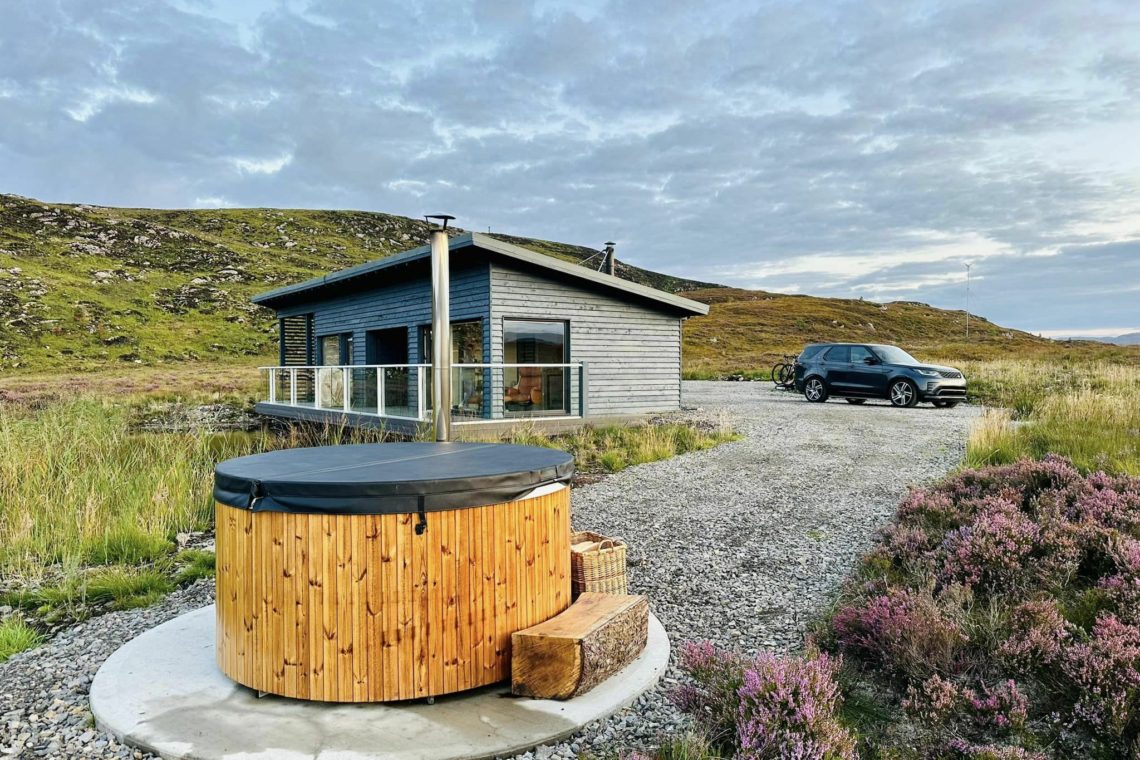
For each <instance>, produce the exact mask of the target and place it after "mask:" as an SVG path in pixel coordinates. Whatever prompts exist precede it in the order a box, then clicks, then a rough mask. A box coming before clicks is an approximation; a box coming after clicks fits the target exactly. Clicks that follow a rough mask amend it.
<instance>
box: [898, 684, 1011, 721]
mask: <svg viewBox="0 0 1140 760" xmlns="http://www.w3.org/2000/svg"><path fill="white" fill-rule="evenodd" d="M901 706H902V708H903V710H905V711H906V712H907V713H908V714H910V715H912V716H914V717H915V718H918V719H919V720H921V721H922V722H924V723H928V724H932V725H940V724H944V723H947V722H949V721H950V720H951V719H952V718H955V717H961V716H962V715H963V714H965V715H968V716H969V717H970V718H971V719H972V720H973V722H974V723H976V724H977V726H978V727H979V728H982V729H992V730H995V731H997V732H999V733H1001V732H1006V731H1019V730H1021V729H1022V728H1023V727H1024V726H1025V721H1026V719H1027V718H1028V716H1029V701H1028V700H1027V699H1026V698H1025V695H1023V694H1022V693H1021V691H1020V690H1019V689H1018V688H1017V683H1016V682H1014V681H1013V680H1006V681H1003V682H1002V683H999V684H998V685H997V686H992V687H990V686H986V685H984V684H983V685H982V687H981V693H980V694H979V692H978V691H976V690H974V689H971V688H969V687H964V686H958V685H957V684H955V683H953V682H952V681H948V680H946V679H944V678H942V677H941V676H931V677H930V678H928V679H926V681H924V682H923V683H922V685H921V686H920V687H915V686H913V685H912V686H910V687H908V688H907V696H906V698H905V699H903V700H902V703H901Z"/></svg>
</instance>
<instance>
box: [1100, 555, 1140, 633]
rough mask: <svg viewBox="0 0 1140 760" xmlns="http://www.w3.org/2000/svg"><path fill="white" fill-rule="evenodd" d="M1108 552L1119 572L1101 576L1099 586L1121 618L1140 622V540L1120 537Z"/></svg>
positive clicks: (1131, 621)
mask: <svg viewBox="0 0 1140 760" xmlns="http://www.w3.org/2000/svg"><path fill="white" fill-rule="evenodd" d="M1109 553H1110V555H1111V556H1112V559H1113V562H1114V564H1115V570H1116V572H1114V573H1113V574H1112V575H1109V576H1106V577H1104V578H1102V579H1101V581H1100V583H1099V584H1098V587H1099V589H1100V590H1101V591H1102V592H1103V594H1104V598H1105V600H1106V601H1107V603H1108V604H1109V605H1111V606H1112V608H1113V609H1114V610H1115V612H1116V616H1117V617H1118V618H1120V619H1121V620H1123V621H1124V622H1126V623H1132V624H1134V625H1140V541H1137V540H1136V539H1134V538H1119V539H1117V540H1116V541H1115V542H1113V543H1112V544H1111V546H1110V549H1109Z"/></svg>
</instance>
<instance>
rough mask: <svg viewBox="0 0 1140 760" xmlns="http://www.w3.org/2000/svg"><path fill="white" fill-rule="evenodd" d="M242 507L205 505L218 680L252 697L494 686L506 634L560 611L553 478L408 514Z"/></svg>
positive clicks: (351, 697)
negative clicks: (499, 497)
mask: <svg viewBox="0 0 1140 760" xmlns="http://www.w3.org/2000/svg"><path fill="white" fill-rule="evenodd" d="M384 445H387V446H392V445H399V444H384ZM515 448H517V447H515ZM218 480H219V481H220V478H219V479H218ZM259 485H260V483H259ZM218 493H219V490H218V489H217V487H216V488H215V494H216V495H217V494H218ZM278 499H279V501H285V500H286V498H285V497H284V496H281V494H280V492H278ZM451 499H452V497H451V496H449V497H448V500H451ZM227 501H229V502H233V501H234V499H232V498H230V499H227ZM251 502H252V503H253V504H254V506H253V508H243V507H241V506H234V505H233V504H232V503H224V502H223V501H220V500H219V501H217V504H216V518H217V631H218V634H217V642H216V646H217V662H218V665H219V667H220V668H221V670H222V672H224V673H225V674H226V675H227V676H229V677H230V678H231V679H233V680H234V681H237V682H238V683H241V684H244V685H246V686H248V687H250V688H252V689H256V690H259V691H263V692H268V693H272V694H279V695H282V696H286V697H294V698H299V699H309V700H321V701H328V702H379V701H394V700H403V699H414V698H423V697H434V696H438V695H441V694H448V693H451V692H456V691H462V690H465V689H471V688H475V687H478V686H484V685H487V684H491V683H496V682H498V681H502V680H503V679H505V678H508V677H509V676H510V672H511V659H510V654H511V652H510V644H511V635H512V634H513V633H514V632H515V631H519V630H522V629H524V628H528V627H530V626H532V625H535V624H537V623H540V622H543V621H545V620H547V619H549V618H551V617H554V616H555V615H557V614H558V613H560V612H562V611H563V610H564V609H566V608H567V607H568V606H569V604H570V551H569V540H570V489H569V488H568V487H567V486H566V485H565V484H564V483H562V482H557V483H547V484H545V485H544V486H542V487H539V488H538V489H537V490H533V489H532V490H531V491H529V492H528V493H527V494H525V495H523V496H522V497H521V498H518V499H513V500H509V501H503V502H500V503H494V504H484V505H482V506H472V507H457V508H451V509H434V510H432V509H429V510H427V511H415V512H409V511H406V510H401V511H393V512H387V513H379V514H361V513H353V514H329V513H327V512H326V513H312V512H305V511H272V510H261V511H259V510H258V509H257V508H256V502H257V499H256V498H255V499H251ZM421 503H422V502H421ZM429 504H430V499H429ZM325 506H327V505H325ZM421 522H422V523H425V524H424V525H422V526H421V527H422V528H423V529H422V531H421V530H417V526H418V525H420V524H421Z"/></svg>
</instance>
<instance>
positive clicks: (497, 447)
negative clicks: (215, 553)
mask: <svg viewBox="0 0 1140 760" xmlns="http://www.w3.org/2000/svg"><path fill="white" fill-rule="evenodd" d="M573 474H574V458H573V457H572V456H570V455H569V454H567V453H566V452H565V451H559V450H558V449H545V448H540V447H537V446H514V445H509V444H501V443H366V444H355V445H350V446H320V447H316V448H308V449H283V450H281V451H271V452H268V453H266V454H254V455H252V456H246V457H238V458H236V459H230V460H227V461H225V462H222V463H220V464H219V465H218V466H217V467H216V468H215V469H214V499H215V500H216V501H219V502H221V503H223V504H228V505H230V506H231V507H238V508H240V509H252V510H254V511H255V512H263V511H264V512H303V513H324V514H391V513H410V512H417V511H428V512H431V511H439V510H444V509H461V508H463V507H479V506H484V505H487V504H498V503H501V502H507V501H514V500H515V499H518V498H521V497H522V496H525V495H526V494H527V493H528V492H530V491H532V490H534V489H535V488H539V487H541V486H544V485H549V484H551V483H564V482H567V481H569V480H570V477H571V476H572V475H573Z"/></svg>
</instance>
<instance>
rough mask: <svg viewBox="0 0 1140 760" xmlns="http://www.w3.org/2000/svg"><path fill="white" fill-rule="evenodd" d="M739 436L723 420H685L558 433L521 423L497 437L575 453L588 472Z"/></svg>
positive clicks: (615, 468)
mask: <svg viewBox="0 0 1140 760" xmlns="http://www.w3.org/2000/svg"><path fill="white" fill-rule="evenodd" d="M738 438H739V436H738V435H737V434H736V433H735V432H734V431H733V430H732V429H731V428H730V427H729V426H728V424H727V422H725V423H720V424H715V425H712V426H710V427H708V428H706V429H702V428H698V427H695V426H693V425H689V424H685V423H663V424H636V425H603V426H600V427H595V426H593V425H586V426H584V427H582V428H579V429H578V430H576V431H573V432H570V433H565V434H562V435H557V436H551V435H547V434H545V433H543V432H541V431H539V430H538V429H536V428H535V427H533V426H529V425H522V426H519V427H516V428H514V429H513V430H511V431H510V432H508V433H507V434H506V435H505V436H503V437H501V438H499V439H497V440H503V441H504V442H506V443H516V444H522V445H528V446H547V447H551V448H557V449H563V450H565V451H568V452H570V453H571V454H573V455H574V462H575V466H576V468H577V470H578V471H579V472H582V473H587V474H590V473H598V472H608V473H612V472H619V471H620V470H624V469H625V468H627V467H630V466H632V465H637V464H646V463H648V462H656V461H659V460H661V459H668V458H669V457H673V456H676V455H678V454H685V453H687V452H690V451H701V450H704V449H709V448H712V447H713V446H717V445H719V444H721V443H726V442H728V441H734V440H737V439H738Z"/></svg>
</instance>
